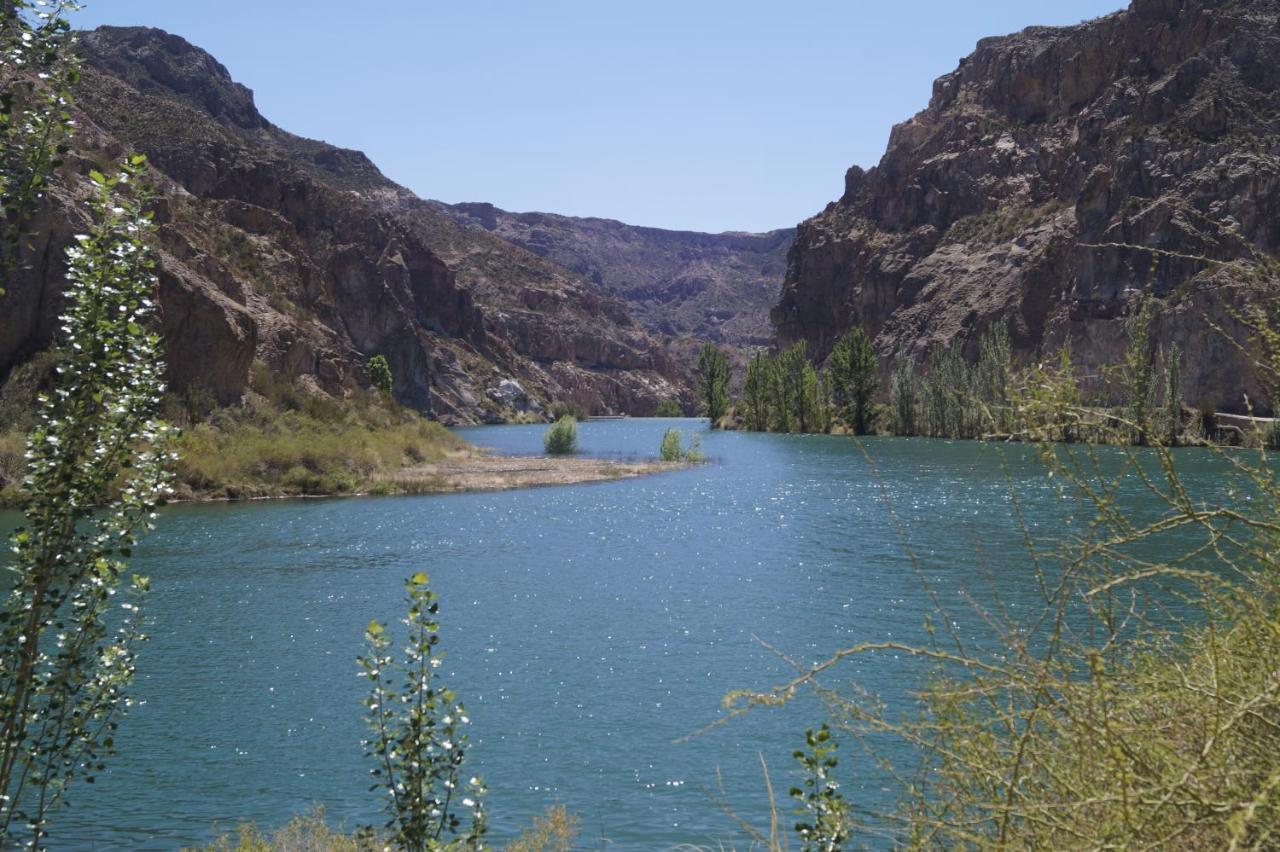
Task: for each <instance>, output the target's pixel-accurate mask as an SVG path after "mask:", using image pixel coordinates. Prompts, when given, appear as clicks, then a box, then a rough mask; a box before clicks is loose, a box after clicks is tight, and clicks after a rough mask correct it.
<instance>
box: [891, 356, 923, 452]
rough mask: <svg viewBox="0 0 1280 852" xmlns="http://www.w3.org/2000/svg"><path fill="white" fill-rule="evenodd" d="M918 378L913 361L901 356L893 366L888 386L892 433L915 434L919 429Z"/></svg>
mask: <svg viewBox="0 0 1280 852" xmlns="http://www.w3.org/2000/svg"><path fill="white" fill-rule="evenodd" d="M919 398H920V379H919V378H918V377H917V376H916V365H915V362H914V361H912V360H911V359H910V358H903V359H901V360H899V361H898V363H897V364H896V365H895V366H894V368H893V378H892V380H891V383H890V386H889V399H890V417H891V422H892V429H893V434H895V435H915V434H918V432H917V430H918V429H919V420H920V417H919V413H918V407H919Z"/></svg>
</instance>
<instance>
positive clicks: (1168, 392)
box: [1160, 343, 1183, 447]
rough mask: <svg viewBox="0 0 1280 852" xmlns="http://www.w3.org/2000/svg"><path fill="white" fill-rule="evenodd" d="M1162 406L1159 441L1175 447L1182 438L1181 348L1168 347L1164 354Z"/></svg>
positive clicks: (1175, 345) (1176, 345)
mask: <svg viewBox="0 0 1280 852" xmlns="http://www.w3.org/2000/svg"><path fill="white" fill-rule="evenodd" d="M1163 360H1164V406H1163V411H1162V416H1161V422H1160V432H1161V441H1162V442H1163V443H1164V445H1165V446H1166V447H1176V446H1178V442H1179V441H1180V440H1181V439H1182V426H1183V424H1182V350H1181V349H1179V348H1178V344H1176V343H1175V344H1173V345H1172V346H1170V347H1169V351H1168V352H1166V353H1165V356H1164V359H1163Z"/></svg>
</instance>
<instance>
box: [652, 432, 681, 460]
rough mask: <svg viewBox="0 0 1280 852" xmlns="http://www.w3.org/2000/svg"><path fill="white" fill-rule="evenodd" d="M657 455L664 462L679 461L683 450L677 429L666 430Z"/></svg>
mask: <svg viewBox="0 0 1280 852" xmlns="http://www.w3.org/2000/svg"><path fill="white" fill-rule="evenodd" d="M658 454H659V455H660V456H661V457H662V460H663V461H665V462H673V461H680V458H681V456H683V455H684V450H683V447H682V446H681V441H680V430H679V429H668V430H667V431H666V433H665V434H663V436H662V447H661V448H660V449H659V452H658Z"/></svg>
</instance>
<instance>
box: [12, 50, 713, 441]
mask: <svg viewBox="0 0 1280 852" xmlns="http://www.w3.org/2000/svg"><path fill="white" fill-rule="evenodd" d="M81 49H82V53H83V55H84V58H85V68H84V74H83V79H82V82H81V84H80V86H79V88H78V91H77V110H78V112H79V113H80V116H79V117H80V119H81V125H82V126H81V131H80V133H79V134H78V136H77V139H76V145H77V151H76V157H75V158H74V162H73V164H72V171H73V175H71V176H70V177H69V178H68V179H67V180H66V181H65V182H64V184H63V185H61V186H59V187H58V188H56V189H55V190H54V191H53V192H51V193H50V196H49V203H48V205H47V208H46V209H45V210H44V211H42V213H41V221H40V222H39V227H38V230H39V234H38V239H37V242H36V244H35V245H34V246H33V249H32V253H31V256H30V257H29V258H27V260H28V262H29V263H28V267H29V268H28V270H27V271H26V273H25V274H24V275H23V276H21V277H20V278H19V280H17V281H16V282H14V286H13V287H12V288H11V292H10V294H9V296H8V297H7V299H8V300H9V303H8V305H7V306H6V307H8V308H10V310H8V311H6V313H5V315H4V316H2V317H0V375H4V374H5V373H7V372H8V371H9V370H10V369H11V368H12V367H13V366H14V365H15V364H17V363H19V362H21V361H22V360H23V359H25V358H26V357H29V356H30V355H31V354H33V353H34V352H36V351H38V350H40V349H41V348H43V347H45V346H47V345H48V343H49V341H50V339H51V335H52V329H53V327H54V318H55V317H56V315H57V305H58V302H59V294H60V287H61V285H62V271H63V261H62V257H63V252H64V249H65V246H66V245H67V244H68V243H69V242H70V239H71V235H72V233H74V230H75V228H76V223H77V222H78V221H79V219H80V217H81V214H80V213H79V212H78V211H79V208H80V205H79V204H78V201H77V199H78V196H79V195H80V194H82V193H83V175H85V174H87V172H88V170H89V169H90V168H100V169H101V168H109V165H110V163H111V161H112V160H114V159H117V158H118V157H120V156H121V155H123V154H124V153H125V152H126V151H133V150H137V151H141V152H142V153H145V154H147V155H148V157H149V161H150V166H151V175H150V177H151V179H152V181H153V183H154V184H155V187H156V190H157V192H158V199H157V207H158V220H159V221H160V223H161V225H162V227H161V231H160V241H161V247H162V252H161V270H160V273H161V274H160V278H161V292H160V297H161V298H160V301H161V313H162V316H163V322H164V330H165V339H166V349H167V353H166V355H167V361H168V364H169V370H170V381H171V385H172V386H173V388H174V389H175V390H176V391H178V392H180V393H200V394H208V395H211V396H212V397H214V398H216V399H217V400H218V401H219V402H222V403H228V402H233V401H235V400H236V399H238V398H239V396H240V395H241V394H242V393H243V392H244V390H245V388H246V387H247V386H248V384H249V382H250V379H251V374H252V371H253V369H254V365H255V364H259V363H260V364H263V365H265V366H266V367H267V368H269V369H270V370H271V371H273V372H275V373H277V374H281V375H284V376H287V377H290V378H293V379H297V380H299V381H301V382H302V383H303V384H306V385H310V386H311V387H313V388H315V389H319V390H323V391H327V392H330V393H342V392H343V390H344V389H346V388H350V387H353V386H355V385H359V384H363V383H364V382H365V379H364V376H363V365H364V363H365V361H366V360H367V359H368V358H369V357H371V356H372V355H374V354H383V355H385V356H386V357H387V359H388V360H389V361H390V363H391V366H392V370H393V373H394V375H395V394H396V396H397V398H398V399H400V400H401V401H402V402H405V403H406V404H410V405H413V406H415V407H417V408H419V409H422V410H430V411H433V412H434V413H436V414H437V415H439V416H441V417H442V418H443V419H446V420H449V421H452V422H474V421H476V420H481V419H484V420H495V419H504V418H510V417H515V416H520V415H521V414H522V413H526V412H530V413H536V412H537V411H538V410H541V409H542V408H545V407H546V406H548V405H550V404H551V403H552V402H555V401H566V400H571V401H574V402H576V403H578V404H580V405H582V406H583V407H585V408H587V409H589V410H593V411H597V412H627V413H637V414H643V413H647V412H649V411H652V410H653V408H654V407H656V405H657V403H658V402H659V401H660V400H662V399H669V398H680V397H682V398H684V399H686V400H687V399H688V398H689V391H688V389H687V380H686V377H685V375H684V373H683V371H682V370H681V369H680V368H679V367H678V366H677V365H676V364H675V363H674V361H673V359H672V358H671V357H670V355H668V353H667V351H666V349H665V347H664V344H663V342H662V341H661V340H659V339H657V338H655V337H653V336H651V335H649V334H648V333H646V332H645V331H643V330H642V329H641V328H640V327H639V326H638V325H636V324H635V323H634V322H633V321H632V320H631V317H630V316H629V314H628V313H627V310H626V306H625V305H624V304H623V303H622V302H621V301H620V300H618V299H617V298H615V297H612V296H610V295H609V294H607V293H604V292H602V291H601V290H600V289H599V288H598V287H596V286H595V285H594V284H592V283H591V282H590V281H588V280H586V279H583V278H581V277H580V276H577V275H574V274H572V273H570V272H568V271H566V270H564V269H562V268H560V267H558V266H556V265H555V264H553V263H551V262H549V261H546V260H544V259H542V258H540V257H538V256H536V255H535V254H532V253H530V252H526V251H524V250H522V249H520V248H518V247H516V246H513V245H512V244H510V243H507V242H506V241H504V240H501V239H499V238H498V237H495V236H492V235H489V234H486V233H482V232H477V231H475V230H473V229H470V228H465V227H462V226H459V225H457V224H456V223H454V222H453V221H452V220H451V219H450V218H449V217H447V216H445V215H442V214H441V213H440V212H439V211H438V210H436V209H435V208H433V207H432V206H431V205H428V204H426V203H425V202H422V201H421V200H419V199H417V198H416V197H415V196H414V195H413V194H412V193H410V192H408V191H407V190H405V189H403V188H402V187H399V186H397V185H396V184H394V183H392V182H391V181H389V180H387V179H386V178H385V177H384V176H383V175H382V174H381V173H380V172H379V171H378V170H377V168H376V167H375V166H374V165H373V164H372V163H371V162H370V161H369V160H368V158H367V157H365V156H364V155H363V154H361V153H359V152H356V151H348V150H343V149H339V148H335V147H333V146H330V145H327V144H325V143H322V142H316V141H313V140H307V139H302V138H300V137H297V136H294V135H292V134H289V133H287V132H286V131H283V130H281V129H279V128H277V127H275V126H274V125H272V124H271V123H270V122H268V121H267V120H266V119H265V118H263V117H262V116H261V115H260V114H259V113H258V111H257V109H256V108H255V106H254V103H253V96H252V93H251V92H249V90H248V89H246V88H244V87H243V86H240V85H239V84H237V83H235V82H234V81H232V80H231V78H230V76H229V74H228V73H227V71H226V69H225V68H223V67H222V66H221V65H220V64H219V63H218V62H217V61H216V60H215V59H213V57H211V56H209V54H207V53H205V52H204V51H202V50H200V49H198V48H196V47H194V46H192V45H190V44H189V43H187V42H186V41H185V40H183V39H181V38H179V37H177V36H173V35H169V34H167V33H163V32H161V31H158V30H153V29H147V28H114V27H103V28H100V29H98V30H96V31H94V32H92V33H87V34H85V35H84V36H83V37H82V39H81Z"/></svg>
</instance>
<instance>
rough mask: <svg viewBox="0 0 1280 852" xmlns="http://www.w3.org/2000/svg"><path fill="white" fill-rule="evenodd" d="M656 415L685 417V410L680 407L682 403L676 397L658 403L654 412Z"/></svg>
mask: <svg viewBox="0 0 1280 852" xmlns="http://www.w3.org/2000/svg"><path fill="white" fill-rule="evenodd" d="M653 416H654V417H684V411H683V410H681V408H680V403H678V402H676V401H675V400H674V399H664V400H662V402H659V403H658V407H657V408H656V409H655V410H654V412H653Z"/></svg>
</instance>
